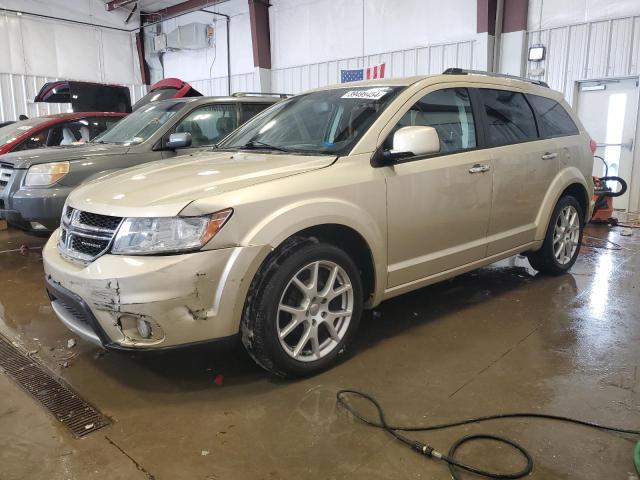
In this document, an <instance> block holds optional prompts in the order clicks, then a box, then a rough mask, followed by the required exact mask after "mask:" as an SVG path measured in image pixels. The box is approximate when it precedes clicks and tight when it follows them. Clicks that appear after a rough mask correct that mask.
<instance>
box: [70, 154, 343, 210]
mask: <svg viewBox="0 0 640 480" xmlns="http://www.w3.org/2000/svg"><path fill="white" fill-rule="evenodd" d="M335 159H336V157H333V156H327V155H324V156H310V155H293V154H291V155H290V154H264V153H258V152H211V151H207V152H202V153H198V154H194V155H193V156H188V157H178V158H173V159H168V160H160V161H157V162H152V163H148V164H145V165H142V166H138V167H134V168H130V169H127V170H123V171H121V172H116V173H113V174H111V175H108V176H106V177H103V178H101V179H99V180H96V181H93V182H90V183H87V184H85V185H83V186H81V187H79V188H77V189H75V190H74V191H73V192H72V193H71V195H70V196H69V199H68V202H69V205H71V206H72V207H74V208H77V209H80V210H89V211H91V212H93V213H98V214H102V215H113V216H121V217H125V216H139V217H151V216H173V215H177V214H179V213H180V211H181V210H182V209H183V208H184V207H186V206H187V205H188V204H189V203H191V202H192V201H194V200H199V199H203V198H209V197H213V196H215V195H219V194H222V193H226V192H229V191H232V190H237V189H240V188H244V187H248V186H251V185H256V184H258V183H262V182H267V181H269V180H275V179H278V178H283V177H286V176H289V175H294V174H297V173H302V172H307V171H311V170H316V169H319V168H323V167H326V166H329V165H331V164H332V163H333V162H334V161H335Z"/></svg>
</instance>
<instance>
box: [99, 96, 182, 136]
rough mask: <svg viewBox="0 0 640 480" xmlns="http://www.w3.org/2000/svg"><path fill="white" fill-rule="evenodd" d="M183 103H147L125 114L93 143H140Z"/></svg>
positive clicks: (178, 109)
mask: <svg viewBox="0 0 640 480" xmlns="http://www.w3.org/2000/svg"><path fill="white" fill-rule="evenodd" d="M184 104H185V102H158V103H152V104H149V105H147V106H145V107H143V108H141V109H140V110H136V111H135V112H133V113H131V114H130V115H127V116H126V117H124V118H123V119H122V120H120V121H119V122H118V123H116V124H115V125H114V126H113V127H112V128H110V129H108V130H107V131H106V132H104V133H103V134H102V135H100V136H98V137H96V138H95V139H94V140H93V141H94V142H95V143H116V144H119V145H137V144H138V143H142V142H144V141H145V140H147V139H148V138H149V137H150V136H151V135H153V134H154V133H155V132H156V131H157V130H158V129H159V128H160V127H162V125H164V124H165V123H167V121H168V120H169V119H170V118H171V117H173V116H174V115H175V114H176V113H177V112H179V111H180V110H181V109H182V107H183V106H184Z"/></svg>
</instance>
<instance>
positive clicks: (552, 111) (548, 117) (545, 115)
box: [528, 95, 578, 137]
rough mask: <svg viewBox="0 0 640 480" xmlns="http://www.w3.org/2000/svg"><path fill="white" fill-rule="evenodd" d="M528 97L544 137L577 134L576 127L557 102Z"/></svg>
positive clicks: (533, 96) (535, 96) (538, 97)
mask: <svg viewBox="0 0 640 480" xmlns="http://www.w3.org/2000/svg"><path fill="white" fill-rule="evenodd" d="M528 97H529V101H530V102H531V105H533V108H535V110H536V113H537V114H538V119H539V120H540V128H541V130H542V134H543V135H544V136H545V137H560V136H563V135H577V134H578V127H576V124H575V123H573V120H571V117H570V116H569V114H568V113H567V111H566V110H565V109H564V107H563V106H562V105H560V104H559V103H558V102H556V101H555V100H551V99H550V98H545V97H540V96H538V95H528Z"/></svg>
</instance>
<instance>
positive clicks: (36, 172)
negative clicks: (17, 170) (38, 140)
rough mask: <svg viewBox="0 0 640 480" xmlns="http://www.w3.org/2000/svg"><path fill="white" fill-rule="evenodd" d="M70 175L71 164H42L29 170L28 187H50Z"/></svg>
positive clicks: (26, 180)
mask: <svg viewBox="0 0 640 480" xmlns="http://www.w3.org/2000/svg"><path fill="white" fill-rule="evenodd" d="M67 173H69V162H53V163H41V164H39V165H33V166H32V167H30V168H29V170H27V177H26V178H25V180H24V184H25V185H26V186H27V187H48V186H49V185H53V184H54V183H56V182H57V181H58V180H60V179H61V178H62V177H64V176H65V175H66V174H67Z"/></svg>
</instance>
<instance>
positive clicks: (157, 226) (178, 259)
mask: <svg viewBox="0 0 640 480" xmlns="http://www.w3.org/2000/svg"><path fill="white" fill-rule="evenodd" d="M592 162H593V155H592V151H591V150H590V139H589V136H588V135H587V133H586V132H585V130H584V128H583V127H582V125H581V124H580V122H579V121H578V119H577V118H576V116H575V114H574V113H573V112H572V111H571V109H570V108H569V107H568V106H567V104H566V103H565V101H564V100H563V99H562V96H561V95H560V94H559V93H557V92H554V91H552V90H550V89H549V88H547V87H546V86H545V85H544V84H541V83H540V82H531V81H525V80H521V79H514V78H503V77H499V76H495V75H488V74H486V75H480V74H475V73H470V72H467V71H461V70H452V71H451V73H449V74H444V75H437V76H428V77H414V78H406V79H394V80H374V81H370V82H360V83H350V84H347V85H345V84H343V85H337V86H331V87H326V88H321V89H317V90H314V91H311V92H307V93H304V94H301V95H298V96H296V97H293V98H290V99H287V100H284V101H282V102H280V103H278V104H276V105H274V106H272V107H270V108H269V109H267V110H265V111H264V112H262V113H261V114H259V115H257V116H256V117H255V118H253V119H252V120H250V121H249V122H247V123H246V124H245V125H243V126H241V127H240V128H239V129H237V130H236V131H235V132H233V133H232V134H231V135H229V136H228V137H226V138H225V139H224V140H223V141H222V142H221V143H220V144H218V145H217V146H216V148H215V149H214V150H213V151H206V152H203V153H198V154H194V155H192V156H188V157H179V158H174V159H167V160H161V161H158V162H155V163H150V164H146V165H143V166H140V167H136V168H131V169H128V170H124V171H120V172H117V173H115V174H112V175H110V176H107V177H105V178H103V179H100V180H97V181H94V182H93V183H88V184H86V185H84V186H81V187H80V188H78V189H76V190H75V191H73V192H72V194H71V195H70V196H69V198H68V200H67V203H66V205H65V208H64V212H63V215H62V221H61V227H60V228H59V229H58V230H57V231H56V232H55V233H54V235H53V236H52V237H51V239H50V240H49V242H48V243H47V245H46V247H45V249H44V265H45V272H46V284H47V290H48V292H49V296H50V298H51V303H52V306H53V309H54V311H55V312H56V314H57V315H58V317H59V318H60V320H61V321H62V322H64V324H66V325H67V327H68V328H70V329H71V330H73V331H74V332H76V333H77V334H78V335H80V336H82V337H84V338H85V339H87V340H89V341H92V342H94V343H96V344H99V345H101V346H103V347H105V348H113V349H119V350H161V349H167V348H174V347H180V346H186V345H191V344H196V343H202V342H209V341H212V340H219V339H222V338H225V337H230V336H236V335H238V334H240V335H241V337H242V341H243V343H244V345H245V347H246V349H247V351H248V352H249V353H250V354H251V356H252V357H253V358H254V359H255V360H256V361H257V362H258V363H259V364H260V365H262V366H263V367H264V368H266V369H267V370H269V371H270V372H273V373H275V374H277V375H281V376H299V375H308V374H312V373H315V372H318V371H320V370H322V369H324V368H326V367H328V366H330V365H331V364H333V363H335V362H336V360H337V359H338V357H340V356H341V355H342V354H343V353H344V351H345V347H346V346H347V345H348V344H349V342H350V341H351V340H352V339H353V337H354V336H355V334H356V330H357V327H358V322H359V320H360V317H361V315H362V311H363V309H364V308H372V307H375V306H376V305H378V304H379V303H380V302H382V301H384V300H386V299H388V298H391V297H394V296H396V295H400V294H402V293H405V292H408V291H411V290H415V289H417V288H421V287H424V286H425V285H429V284H432V283H434V282H438V281H440V280H443V279H445V278H449V277H452V276H454V275H458V274H460V273H462V272H466V271H469V270H472V269H475V268H478V267H481V266H483V265H487V264H489V263H492V262H495V261H497V260H500V259H502V258H505V257H508V256H510V255H514V254H518V253H525V254H526V255H527V256H528V257H529V260H530V262H531V265H532V266H533V267H534V268H535V269H537V270H539V271H541V272H544V273H548V274H553V275H555V274H561V273H563V272H565V271H567V270H568V269H569V268H571V266H572V265H573V263H574V262H575V260H576V257H577V255H578V251H579V248H580V242H581V236H582V229H583V226H584V222H585V220H587V219H588V218H589V214H590V210H591V204H590V198H591V194H592V190H593V184H592V181H591V171H592Z"/></svg>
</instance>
